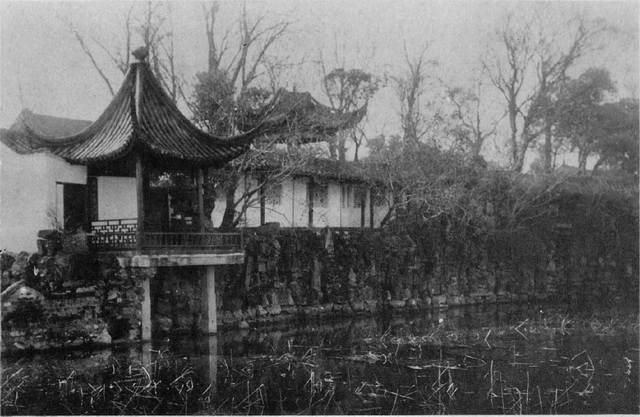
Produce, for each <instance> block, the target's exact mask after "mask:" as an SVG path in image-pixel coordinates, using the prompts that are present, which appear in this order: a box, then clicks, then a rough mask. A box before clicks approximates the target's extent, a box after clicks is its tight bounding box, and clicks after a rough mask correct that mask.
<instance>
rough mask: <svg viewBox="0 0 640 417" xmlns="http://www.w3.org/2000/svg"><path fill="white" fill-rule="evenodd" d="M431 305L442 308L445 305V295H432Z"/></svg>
mask: <svg viewBox="0 0 640 417" xmlns="http://www.w3.org/2000/svg"><path fill="white" fill-rule="evenodd" d="M431 305H432V306H433V307H434V308H444V307H446V306H447V296H446V295H434V296H433V297H431Z"/></svg>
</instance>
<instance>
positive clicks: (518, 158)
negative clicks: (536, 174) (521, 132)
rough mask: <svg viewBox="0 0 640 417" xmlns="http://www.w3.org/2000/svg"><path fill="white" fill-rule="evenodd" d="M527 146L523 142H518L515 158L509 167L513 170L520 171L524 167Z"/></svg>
mask: <svg viewBox="0 0 640 417" xmlns="http://www.w3.org/2000/svg"><path fill="white" fill-rule="evenodd" d="M527 148H528V147H527V146H525V145H524V144H520V146H518V147H517V148H516V153H515V160H514V161H513V166H512V168H511V170H512V171H513V172H522V169H523V168H524V157H525V155H526V154H527Z"/></svg>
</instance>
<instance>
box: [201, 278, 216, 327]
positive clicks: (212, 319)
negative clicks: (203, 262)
mask: <svg viewBox="0 0 640 417" xmlns="http://www.w3.org/2000/svg"><path fill="white" fill-rule="evenodd" d="M202 288H203V289H204V293H205V294H206V297H205V299H206V303H207V305H206V311H207V316H206V317H207V327H206V331H207V333H217V332H218V315H217V300H216V273H215V266H213V265H209V266H207V267H205V273H204V278H203V285H202Z"/></svg>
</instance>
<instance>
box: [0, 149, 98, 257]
mask: <svg viewBox="0 0 640 417" xmlns="http://www.w3.org/2000/svg"><path fill="white" fill-rule="evenodd" d="M57 182H66V183H74V184H86V183H87V169H86V167H85V166H80V165H71V164H68V163H67V162H65V161H64V160H63V159H61V158H58V157H57V156H54V155H51V154H49V153H36V154H31V155H19V154H17V153H15V152H13V151H12V150H11V149H9V148H8V147H7V146H6V145H4V144H0V249H7V250H9V251H13V252H18V251H27V252H35V251H37V243H36V239H37V234H38V231H39V230H43V229H51V228H52V227H53V226H54V224H53V223H54V219H53V218H54V217H57V218H60V219H61V218H62V212H60V213H57V210H58V209H60V208H61V204H60V205H58V203H57V194H58V193H57V188H58V187H57V185H56V183H57ZM49 213H51V214H49Z"/></svg>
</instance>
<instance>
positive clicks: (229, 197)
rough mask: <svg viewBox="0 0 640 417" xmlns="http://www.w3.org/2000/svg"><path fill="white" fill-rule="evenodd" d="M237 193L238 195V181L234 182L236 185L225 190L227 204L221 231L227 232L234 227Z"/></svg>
mask: <svg viewBox="0 0 640 417" xmlns="http://www.w3.org/2000/svg"><path fill="white" fill-rule="evenodd" d="M235 195H236V183H235V182H234V185H232V186H231V185H230V186H229V187H228V188H227V189H226V190H225V200H226V203H227V205H226V207H225V209H224V214H223V215H222V223H220V231H222V232H227V231H229V230H232V229H233V227H234V226H233V223H234V220H235V216H236V202H235Z"/></svg>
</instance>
